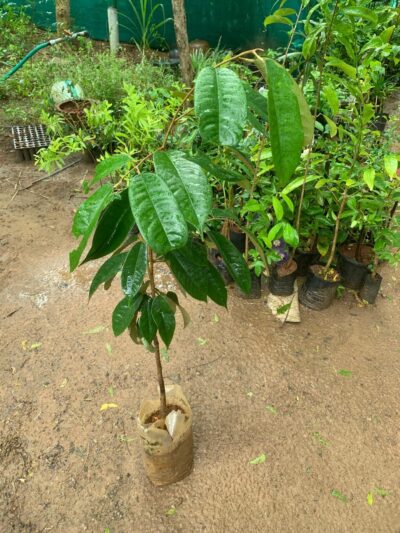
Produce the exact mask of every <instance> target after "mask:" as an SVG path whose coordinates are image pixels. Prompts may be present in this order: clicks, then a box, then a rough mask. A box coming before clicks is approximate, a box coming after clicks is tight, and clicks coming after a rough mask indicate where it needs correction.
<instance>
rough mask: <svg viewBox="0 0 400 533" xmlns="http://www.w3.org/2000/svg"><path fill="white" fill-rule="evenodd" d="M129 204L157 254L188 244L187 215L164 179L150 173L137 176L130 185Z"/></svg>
mask: <svg viewBox="0 0 400 533" xmlns="http://www.w3.org/2000/svg"><path fill="white" fill-rule="evenodd" d="M129 202H130V204H131V209H132V213H133V216H134V218H135V221H136V224H137V226H138V228H139V231H140V233H141V235H142V236H143V238H144V239H145V241H146V242H147V244H148V245H149V246H150V247H151V248H152V249H153V250H154V251H155V252H156V253H157V254H159V255H164V254H166V253H168V252H169V251H171V250H174V249H176V248H181V247H182V246H184V245H185V244H186V242H187V239H188V229H187V225H186V222H185V219H184V216H183V214H182V212H181V210H180V208H179V206H178V203H177V201H176V200H175V198H174V195H173V194H172V192H171V191H170V190H169V188H168V185H167V184H166V183H165V182H164V180H163V179H162V178H160V177H159V176H157V175H156V174H150V173H146V174H140V175H138V176H135V177H134V178H133V179H132V180H131V183H130V185H129Z"/></svg>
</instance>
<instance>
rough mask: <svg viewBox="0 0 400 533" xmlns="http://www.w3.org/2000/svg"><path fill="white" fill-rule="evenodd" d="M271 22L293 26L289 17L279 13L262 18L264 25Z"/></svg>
mask: <svg viewBox="0 0 400 533" xmlns="http://www.w3.org/2000/svg"><path fill="white" fill-rule="evenodd" d="M271 24H286V25H287V26H293V22H292V21H291V20H290V19H288V18H287V17H281V16H279V15H269V16H268V17H266V18H265V19H264V26H270V25H271Z"/></svg>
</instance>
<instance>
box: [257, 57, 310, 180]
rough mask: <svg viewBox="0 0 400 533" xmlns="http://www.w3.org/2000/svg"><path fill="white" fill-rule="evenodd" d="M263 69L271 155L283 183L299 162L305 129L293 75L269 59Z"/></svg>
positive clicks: (288, 178)
mask: <svg viewBox="0 0 400 533" xmlns="http://www.w3.org/2000/svg"><path fill="white" fill-rule="evenodd" d="M266 68H267V75H268V88H269V91H268V117H269V126H270V137H271V147H272V158H273V161H274V166H275V172H276V174H277V176H278V179H279V183H280V185H281V186H285V185H286V184H287V183H288V182H289V180H290V178H291V176H292V174H293V172H294V171H295V170H296V167H297V165H298V164H299V162H300V156H301V152H302V148H303V145H304V131H303V125H302V120H301V114H300V107H299V102H298V99H297V96H296V94H295V92H294V86H293V79H292V77H291V76H290V74H289V73H288V72H287V71H286V70H285V69H284V68H283V67H281V66H280V65H278V63H276V62H275V61H273V60H272V59H267V61H266Z"/></svg>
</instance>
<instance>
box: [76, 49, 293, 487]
mask: <svg viewBox="0 0 400 533" xmlns="http://www.w3.org/2000/svg"><path fill="white" fill-rule="evenodd" d="M246 54H252V55H254V56H255V55H256V53H255V52H254V51H253V52H250V53H246ZM241 55H243V54H241ZM239 57H240V56H239ZM257 57H258V56H257ZM266 68H267V69H268V70H269V82H270V91H272V92H271V94H273V93H276V95H277V102H276V103H275V104H274V106H275V107H273V108H271V109H273V110H274V117H275V118H274V120H275V122H272V123H271V134H272V135H273V136H275V135H278V133H279V131H278V132H277V131H276V130H277V129H279V128H280V127H281V124H280V122H279V118H280V117H281V116H282V115H281V114H282V113H283V115H284V116H286V117H288V116H292V115H293V112H294V113H295V118H296V117H298V122H299V128H300V130H301V131H300V138H299V139H298V140H297V142H298V144H299V145H300V146H299V147H298V154H297V152H296V153H295V154H294V155H293V147H292V146H291V142H292V141H293V135H292V132H291V130H290V131H289V130H288V129H286V130H285V129H284V130H283V131H281V132H280V140H281V145H280V146H279V149H278V148H277V147H276V146H275V149H274V150H275V157H279V159H278V164H280V165H281V170H282V169H283V172H284V177H285V178H286V180H288V179H289V178H290V175H291V173H292V171H293V167H294V166H295V165H296V164H297V159H299V158H300V151H301V145H302V142H303V137H302V135H303V134H302V129H301V127H302V126H301V120H300V113H299V104H298V99H297V96H296V95H294V96H293V94H291V95H289V96H292V99H291V100H290V99H289V103H288V101H287V98H286V99H285V97H284V95H282V94H280V93H279V88H282V80H283V87H284V86H285V83H286V85H287V86H289V87H290V91H291V90H292V87H293V86H292V83H294V82H293V80H292V79H291V77H290V76H289V75H288V74H287V73H286V71H284V69H282V68H281V67H279V66H278V65H276V64H275V63H273V62H272V63H269V64H268V65H267V66H266ZM283 92H284V91H283ZM193 94H194V111H195V115H196V118H197V121H198V126H197V127H198V131H199V134H200V136H201V138H202V140H203V142H204V143H205V144H206V145H208V146H210V145H214V146H221V147H234V146H237V145H238V144H239V143H240V141H241V139H242V138H243V132H244V128H245V125H246V121H247V116H248V111H249V109H248V103H247V98H246V92H245V90H244V88H243V84H242V81H241V80H240V78H239V77H238V76H237V75H236V74H235V72H233V71H232V70H230V69H228V68H211V67H207V68H205V69H203V70H202V71H201V72H200V74H199V76H198V79H197V81H196V86H195V89H193V90H191V91H190V92H189V93H188V94H187V96H186V97H185V98H184V99H183V101H182V103H181V105H180V106H179V108H178V109H177V111H176V113H175V115H174V116H173V118H172V120H171V121H170V123H169V124H168V126H167V128H166V132H165V136H164V140H163V142H162V143H160V145H159V146H158V147H157V148H155V149H154V151H153V152H150V153H148V154H147V155H145V156H144V157H142V159H140V160H138V159H137V156H132V155H131V152H127V153H120V154H115V155H113V156H110V157H107V158H105V159H104V160H103V161H102V162H101V163H99V164H98V166H97V167H96V172H95V175H94V178H93V180H92V181H91V182H90V183H88V182H86V181H85V182H84V190H85V191H86V192H87V191H88V190H89V189H90V188H91V187H94V186H98V184H99V183H100V182H101V183H102V185H101V187H100V188H98V189H97V190H96V191H95V192H94V193H93V194H92V195H91V196H90V197H89V198H87V199H86V200H85V201H84V202H83V204H82V205H81V206H80V207H79V209H78V210H77V212H76V215H75V218H74V222H73V228H72V229H73V234H74V236H75V237H77V238H78V237H81V242H80V244H79V246H78V247H77V248H76V249H75V250H74V251H72V252H71V254H70V266H71V270H74V269H75V268H77V266H78V265H79V263H80V261H81V257H82V254H83V252H84V250H85V247H86V245H87V243H88V240H89V238H90V236H91V234H92V233H93V232H94V235H93V239H92V244H91V248H90V249H89V252H88V253H87V255H86V257H85V259H84V260H83V262H84V263H85V262H87V261H91V260H95V259H99V258H102V257H106V256H110V257H109V258H108V259H107V260H106V261H105V263H104V264H103V265H102V266H101V267H100V269H99V271H98V272H97V274H96V275H95V276H94V278H93V281H92V284H91V287H90V291H89V294H90V296H92V295H93V293H94V292H95V291H96V290H97V289H98V287H100V286H101V285H103V284H104V286H105V288H108V287H109V286H110V284H111V283H112V281H113V279H114V278H115V277H116V276H117V274H119V273H120V274H121V278H120V279H121V289H122V292H123V298H122V299H121V301H120V302H119V303H118V305H117V306H116V308H115V309H114V312H113V314H112V326H113V331H114V334H115V335H121V334H123V333H124V332H129V335H130V337H131V339H132V341H133V342H136V343H138V344H141V345H143V346H144V347H145V348H146V349H147V350H149V351H150V352H153V353H154V356H155V363H156V370H157V378H158V387H159V399H158V400H150V401H145V402H144V403H143V404H142V407H141V409H140V411H139V416H138V428H139V434H140V436H141V437H142V441H143V454H144V463H145V467H146V472H147V475H148V477H149V478H150V480H151V481H152V482H153V483H154V484H156V485H166V484H168V483H173V482H175V481H179V480H180V479H182V478H183V477H185V476H186V475H187V474H188V473H189V472H190V470H191V467H192V462H193V449H192V427H191V426H192V413H191V410H190V407H189V404H188V402H187V400H186V398H185V397H184V395H183V393H182V391H181V390H180V389H179V388H178V387H176V386H175V387H172V388H171V389H170V390H168V389H167V387H166V386H165V382H164V377H163V368H162V362H161V359H162V358H161V352H162V350H164V349H168V348H169V346H170V344H171V342H172V339H173V336H174V332H175V326H176V320H175V314H176V312H177V311H178V310H180V311H181V312H182V314H183V316H184V320H185V321H187V314H186V312H185V311H184V310H183V308H182V307H181V302H180V298H179V296H178V294H176V293H174V292H171V291H168V292H166V291H165V290H163V289H162V287H160V286H157V283H156V275H155V273H156V270H157V268H158V265H159V263H160V262H164V263H165V264H166V265H167V266H168V267H169V269H170V271H171V274H172V275H173V276H174V278H175V280H176V282H177V284H178V286H179V287H180V288H181V289H182V291H184V293H186V294H187V295H189V296H191V297H193V298H195V299H197V300H200V301H207V299H208V298H210V299H212V300H213V301H214V302H216V303H217V304H219V305H222V306H226V305H227V290H226V287H225V285H224V281H223V280H222V278H221V276H220V274H219V273H218V271H217V270H216V268H214V266H213V265H212V264H211V263H210V261H209V260H208V254H207V246H206V242H209V241H212V242H213V243H214V244H215V246H216V247H217V249H218V252H219V254H220V255H221V257H222V259H223V261H224V263H225V265H226V268H227V270H228V272H229V275H230V276H231V277H232V278H233V280H234V281H235V283H236V284H237V285H238V286H239V288H240V289H241V291H243V292H244V293H248V292H250V289H251V277H250V272H249V270H248V268H247V265H246V262H245V260H244V258H243V255H242V254H241V252H240V251H239V250H237V248H236V247H235V245H234V244H232V243H231V242H230V240H229V239H227V238H226V237H225V236H224V235H222V234H221V233H220V232H218V231H215V223H216V221H219V222H222V223H224V221H225V220H226V219H227V218H229V217H228V215H227V214H226V213H222V215H221V213H219V214H216V213H215V211H213V210H212V189H211V186H210V182H209V175H210V174H213V173H214V175H215V174H217V175H220V173H221V169H217V171H216V170H215V168H214V166H213V165H211V167H210V164H209V159H208V158H206V159H207V161H206V162H205V161H204V158H203V159H200V160H199V161H200V162H197V161H196V160H195V158H194V157H193V153H189V154H188V153H187V152H184V151H183V150H182V147H181V146H180V145H179V137H178V138H177V140H176V142H172V141H171V139H174V137H173V130H174V129H175V128H176V126H177V125H178V124H179V121H180V120H181V119H182V118H183V117H185V116H187V115H188V113H189V111H190V110H189V109H188V108H187V106H188V105H189V102H190V98H191V97H192V95H193ZM280 98H281V99H282V98H283V99H282V101H280V100H279V99H280ZM290 104H292V105H293V107H292V108H291V107H290ZM270 105H271V104H270ZM296 113H297V115H296ZM115 136H116V138H119V137H120V132H118V131H116V132H115ZM298 136H299V134H298V132H297V137H298ZM296 139H297V138H296ZM171 142H172V145H171ZM288 146H291V149H290V150H289V152H290V154H291V157H292V159H290V157H289V158H285V149H286V148H287V147H288ZM282 161H284V162H282ZM287 161H290V166H289V167H288V166H287V165H288V163H287ZM203 167H204V168H203ZM222 170H223V169H222ZM118 174H120V178H119V179H118ZM108 178H110V179H108ZM123 184H127V186H126V185H125V186H124V185H123ZM220 211H221V210H220ZM230 220H231V221H233V222H235V217H234V216H233V217H230ZM244 231H245V232H246V235H250V236H251V238H253V236H252V235H251V232H249V231H248V230H247V229H246V228H244ZM254 246H255V247H256V248H257V247H258V246H259V245H258V243H257V241H256V239H254ZM258 249H259V250H260V252H261V253H262V250H261V248H258Z"/></svg>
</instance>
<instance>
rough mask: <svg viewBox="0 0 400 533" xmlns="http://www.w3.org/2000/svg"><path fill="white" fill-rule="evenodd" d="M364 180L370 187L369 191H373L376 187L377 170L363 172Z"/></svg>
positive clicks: (369, 169) (371, 169) (368, 169)
mask: <svg viewBox="0 0 400 533" xmlns="http://www.w3.org/2000/svg"><path fill="white" fill-rule="evenodd" d="M363 180H364V181H365V183H366V184H367V185H368V188H369V190H370V191H372V190H373V188H374V185H375V169H373V168H366V169H365V170H364V172H363Z"/></svg>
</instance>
